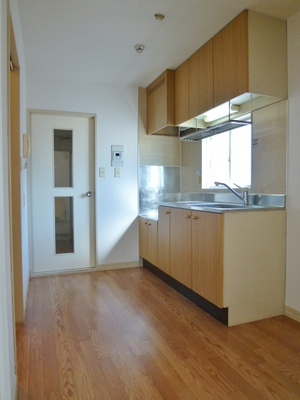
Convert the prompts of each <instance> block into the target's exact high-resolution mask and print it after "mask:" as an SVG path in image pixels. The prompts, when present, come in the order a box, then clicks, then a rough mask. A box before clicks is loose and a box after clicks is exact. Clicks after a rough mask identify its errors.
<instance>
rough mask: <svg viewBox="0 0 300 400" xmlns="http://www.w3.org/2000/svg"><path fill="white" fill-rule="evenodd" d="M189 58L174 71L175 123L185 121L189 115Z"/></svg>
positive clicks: (178, 123)
mask: <svg viewBox="0 0 300 400" xmlns="http://www.w3.org/2000/svg"><path fill="white" fill-rule="evenodd" d="M188 85H189V60H186V61H185V62H184V63H183V64H182V65H180V67H178V68H177V69H176V71H175V124H176V125H180V124H182V123H183V122H186V121H187V120H188V119H190V117H189V91H188Z"/></svg>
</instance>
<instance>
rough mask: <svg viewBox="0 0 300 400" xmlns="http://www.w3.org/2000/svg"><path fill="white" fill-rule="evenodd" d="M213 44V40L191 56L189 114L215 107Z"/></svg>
mask: <svg viewBox="0 0 300 400" xmlns="http://www.w3.org/2000/svg"><path fill="white" fill-rule="evenodd" d="M212 52H213V46H212V40H210V41H209V42H207V43H206V44H205V45H204V46H202V47H201V48H200V49H199V50H198V51H196V53H194V54H193V55H192V56H191V57H190V58H189V65H188V66H189V71H188V77H189V81H188V99H189V116H188V118H187V119H191V118H194V117H196V116H197V115H200V114H202V113H203V112H205V111H207V110H210V109H211V108H213V56H212Z"/></svg>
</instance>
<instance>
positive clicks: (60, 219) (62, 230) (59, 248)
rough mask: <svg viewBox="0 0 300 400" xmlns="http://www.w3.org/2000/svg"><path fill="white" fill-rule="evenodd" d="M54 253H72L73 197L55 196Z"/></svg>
mask: <svg viewBox="0 0 300 400" xmlns="http://www.w3.org/2000/svg"><path fill="white" fill-rule="evenodd" d="M55 244H56V254H63V253H74V232H73V198H72V197H55Z"/></svg>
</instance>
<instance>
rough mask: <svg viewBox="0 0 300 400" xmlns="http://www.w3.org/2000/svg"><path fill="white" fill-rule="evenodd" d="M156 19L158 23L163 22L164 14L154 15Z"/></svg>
mask: <svg viewBox="0 0 300 400" xmlns="http://www.w3.org/2000/svg"><path fill="white" fill-rule="evenodd" d="M154 17H155V19H157V20H158V21H162V20H163V19H165V16H164V15H163V14H154Z"/></svg>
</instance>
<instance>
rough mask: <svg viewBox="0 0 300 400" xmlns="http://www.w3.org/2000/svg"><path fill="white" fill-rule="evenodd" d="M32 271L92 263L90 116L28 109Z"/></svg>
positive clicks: (92, 136)
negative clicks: (34, 111) (29, 119)
mask: <svg viewBox="0 0 300 400" xmlns="http://www.w3.org/2000/svg"><path fill="white" fill-rule="evenodd" d="M31 142H32V144H31V145H32V149H31V181H32V243H33V271H32V273H33V275H37V274H43V273H55V272H60V271H66V270H79V269H87V268H92V267H95V223H94V221H95V218H94V214H95V196H94V193H95V191H94V119H93V118H89V117H85V116H84V117H82V116H69V115H68V116H63V115H50V114H40V113H32V114H31Z"/></svg>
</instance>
